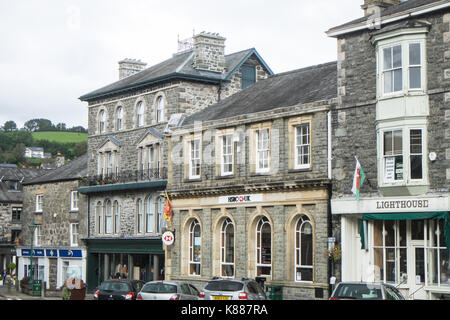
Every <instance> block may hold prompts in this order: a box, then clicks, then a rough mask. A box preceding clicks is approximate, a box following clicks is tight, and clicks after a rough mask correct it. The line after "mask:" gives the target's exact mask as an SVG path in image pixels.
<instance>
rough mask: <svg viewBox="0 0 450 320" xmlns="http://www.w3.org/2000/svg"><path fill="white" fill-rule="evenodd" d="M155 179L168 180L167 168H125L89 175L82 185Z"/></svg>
mask: <svg viewBox="0 0 450 320" xmlns="http://www.w3.org/2000/svg"><path fill="white" fill-rule="evenodd" d="M153 180H167V168H158V169H148V170H124V171H120V172H118V173H111V174H103V175H95V176H89V177H87V178H85V179H83V180H82V182H81V185H82V186H97V185H105V184H119V183H129V182H142V181H153Z"/></svg>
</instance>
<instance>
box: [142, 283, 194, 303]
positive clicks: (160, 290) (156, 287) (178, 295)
mask: <svg viewBox="0 0 450 320" xmlns="http://www.w3.org/2000/svg"><path fill="white" fill-rule="evenodd" d="M198 295H199V291H198V289H197V288H196V287H195V286H194V285H192V284H190V283H187V282H181V281H151V282H147V283H146V284H145V285H144V286H143V287H142V289H141V291H140V292H139V293H138V295H137V300H198Z"/></svg>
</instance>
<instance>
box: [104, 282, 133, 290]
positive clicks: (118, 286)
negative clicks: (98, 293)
mask: <svg viewBox="0 0 450 320" xmlns="http://www.w3.org/2000/svg"><path fill="white" fill-rule="evenodd" d="M100 289H101V290H108V291H129V290H130V287H129V285H128V284H127V283H124V282H114V281H109V282H103V283H102V284H101V286H100Z"/></svg>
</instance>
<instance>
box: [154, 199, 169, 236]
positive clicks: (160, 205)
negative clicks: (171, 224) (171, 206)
mask: <svg viewBox="0 0 450 320" xmlns="http://www.w3.org/2000/svg"><path fill="white" fill-rule="evenodd" d="M165 206H166V198H164V197H159V198H158V200H157V210H158V211H157V212H158V217H157V218H156V223H157V226H156V230H157V232H158V233H162V230H164V229H165V228H167V221H166V219H165V218H164V208H165Z"/></svg>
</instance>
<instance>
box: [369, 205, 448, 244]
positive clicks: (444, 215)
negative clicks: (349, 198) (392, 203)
mask: <svg viewBox="0 0 450 320" xmlns="http://www.w3.org/2000/svg"><path fill="white" fill-rule="evenodd" d="M430 219H444V237H445V243H446V245H447V249H449V250H450V213H449V212H447V211H439V212H402V213H366V214H364V215H363V217H362V220H361V228H360V229H361V233H360V235H361V249H367V241H366V231H365V225H366V224H365V223H364V222H365V221H370V220H430Z"/></svg>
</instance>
